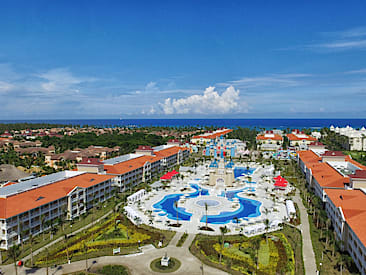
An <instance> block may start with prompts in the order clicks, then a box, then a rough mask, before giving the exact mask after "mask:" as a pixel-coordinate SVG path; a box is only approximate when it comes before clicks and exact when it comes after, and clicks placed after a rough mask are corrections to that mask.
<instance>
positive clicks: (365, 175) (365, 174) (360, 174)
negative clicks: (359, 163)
mask: <svg viewBox="0 0 366 275" xmlns="http://www.w3.org/2000/svg"><path fill="white" fill-rule="evenodd" d="M349 177H350V178H352V179H366V170H356V172H355V173H354V174H353V175H349Z"/></svg>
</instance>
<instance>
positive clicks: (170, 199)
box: [153, 184, 209, 221]
mask: <svg viewBox="0 0 366 275" xmlns="http://www.w3.org/2000/svg"><path fill="white" fill-rule="evenodd" d="M191 187H192V188H194V189H195V191H194V192H192V193H189V195H188V196H187V198H196V197H198V196H199V195H200V192H201V195H203V196H205V195H208V194H209V193H208V190H207V189H204V188H202V189H201V188H200V187H199V186H198V185H197V184H191ZM200 190H201V191H200ZM181 196H183V194H171V195H166V196H165V197H164V198H163V199H162V200H161V201H159V202H157V203H155V204H154V205H153V207H154V208H156V209H159V210H154V211H164V213H159V214H158V215H159V216H165V215H166V214H168V215H167V217H168V218H169V219H172V220H176V219H177V212H178V219H179V220H183V221H189V220H190V219H191V216H192V214H191V213H188V212H186V211H185V208H184V207H178V208H176V207H175V206H174V202H175V201H178V200H179V199H180V197H181Z"/></svg>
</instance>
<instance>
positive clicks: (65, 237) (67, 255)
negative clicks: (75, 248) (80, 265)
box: [64, 233, 70, 263]
mask: <svg viewBox="0 0 366 275" xmlns="http://www.w3.org/2000/svg"><path fill="white" fill-rule="evenodd" d="M67 239H68V237H67V234H66V233H65V234H64V243H65V245H66V257H67V263H68V262H69V260H70V258H69V246H68V244H67Z"/></svg>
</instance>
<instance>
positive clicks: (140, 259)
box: [2, 233, 228, 275]
mask: <svg viewBox="0 0 366 275" xmlns="http://www.w3.org/2000/svg"><path fill="white" fill-rule="evenodd" d="M177 235H178V236H179V235H181V234H179V233H178V234H176V236H177ZM194 237H195V236H194V235H193V234H192V235H191V234H190V235H189V236H188V238H187V239H186V241H185V242H184V245H183V246H182V247H176V246H175V243H176V242H178V240H179V239H180V237H174V238H173V239H172V242H173V241H174V245H173V243H172V242H171V244H169V245H168V246H167V247H165V248H162V249H156V248H149V249H143V253H139V254H135V255H125V256H105V257H100V258H95V259H89V260H88V267H89V268H92V269H93V268H98V267H99V266H103V265H107V264H122V265H125V266H127V267H128V268H129V269H130V271H131V273H132V274H133V275H134V274H136V275H145V274H146V275H148V274H153V275H160V274H161V273H157V272H153V271H152V270H151V269H150V263H151V261H152V260H154V259H156V258H159V257H162V256H164V255H165V253H167V255H168V256H171V257H175V258H177V259H179V260H180V261H181V263H182V265H181V267H180V268H179V269H178V270H177V271H175V272H173V273H171V274H175V275H185V274H191V275H201V274H202V271H201V265H202V263H201V262H200V260H199V259H197V258H196V257H195V256H193V255H192V254H191V253H190V252H189V250H188V247H189V246H190V244H191V242H192V240H193V239H194ZM2 269H3V271H4V272H5V273H4V274H6V275H7V274H14V266H13V265H8V266H4V267H2ZM84 269H85V260H82V261H79V262H73V263H71V264H69V265H68V264H64V265H62V266H59V267H58V268H49V274H54V275H61V274H65V273H70V272H76V271H80V270H84ZM203 271H204V274H205V275H223V274H228V273H226V272H224V271H221V270H218V269H216V268H213V267H210V266H207V265H203ZM18 274H20V275H21V274H32V275H38V274H39V275H41V274H42V275H44V274H46V269H45V268H42V269H33V270H31V269H28V268H24V267H22V268H19V269H18Z"/></svg>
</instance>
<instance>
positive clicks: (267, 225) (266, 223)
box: [264, 219, 269, 244]
mask: <svg viewBox="0 0 366 275" xmlns="http://www.w3.org/2000/svg"><path fill="white" fill-rule="evenodd" d="M264 225H265V226H266V243H267V244H268V236H267V235H268V229H269V219H265V220H264Z"/></svg>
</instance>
